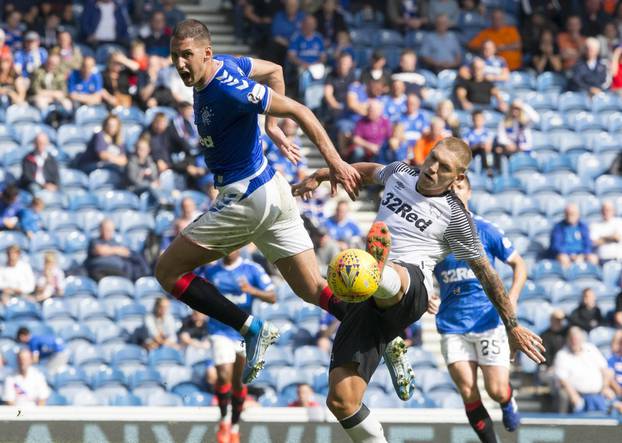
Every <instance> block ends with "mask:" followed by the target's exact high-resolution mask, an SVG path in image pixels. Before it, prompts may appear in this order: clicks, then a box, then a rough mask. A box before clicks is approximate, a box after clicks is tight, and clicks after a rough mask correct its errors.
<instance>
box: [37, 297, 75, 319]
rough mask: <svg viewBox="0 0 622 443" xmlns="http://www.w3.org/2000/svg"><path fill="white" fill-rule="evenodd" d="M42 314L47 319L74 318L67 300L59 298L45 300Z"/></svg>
mask: <svg viewBox="0 0 622 443" xmlns="http://www.w3.org/2000/svg"><path fill="white" fill-rule="evenodd" d="M41 314H42V317H43V318H44V319H45V320H46V321H47V320H50V319H52V318H69V319H73V316H72V315H71V313H70V312H69V309H68V307H67V304H66V303H65V300H62V299H58V298H48V299H47V300H45V301H44V302H43V303H42V304H41Z"/></svg>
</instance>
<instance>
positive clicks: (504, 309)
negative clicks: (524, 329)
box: [469, 256, 518, 329]
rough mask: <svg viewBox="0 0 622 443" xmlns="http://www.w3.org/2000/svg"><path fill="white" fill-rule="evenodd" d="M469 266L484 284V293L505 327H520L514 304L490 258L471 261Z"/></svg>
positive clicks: (483, 257)
mask: <svg viewBox="0 0 622 443" xmlns="http://www.w3.org/2000/svg"><path fill="white" fill-rule="evenodd" d="M469 266H470V267H471V269H472V270H473V273H474V274H475V276H476V277H477V279H478V280H479V281H480V283H481V284H482V287H483V288H484V292H485V293H486V295H487V296H488V298H489V299H490V301H491V302H492V304H493V305H494V306H495V309H496V310H497V312H498V313H499V315H500V316H501V320H503V323H504V324H505V327H506V328H507V329H513V328H515V327H516V326H518V320H517V318H516V313H515V312H514V308H513V307H512V302H511V300H510V298H509V297H508V295H507V294H506V292H505V288H504V287H503V282H502V281H501V279H500V278H499V274H497V271H495V270H494V268H493V267H492V265H491V264H490V261H488V258H487V257H486V256H482V257H479V258H476V259H473V260H469Z"/></svg>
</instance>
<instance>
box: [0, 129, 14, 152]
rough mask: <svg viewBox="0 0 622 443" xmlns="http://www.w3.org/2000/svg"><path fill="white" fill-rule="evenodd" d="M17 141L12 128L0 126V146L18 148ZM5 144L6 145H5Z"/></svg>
mask: <svg viewBox="0 0 622 443" xmlns="http://www.w3.org/2000/svg"><path fill="white" fill-rule="evenodd" d="M18 141H19V139H18V138H17V134H15V130H14V129H13V127H12V126H8V125H5V124H0V142H2V143H1V144H0V146H12V147H14V148H17V147H19V144H18ZM5 143H6V145H5Z"/></svg>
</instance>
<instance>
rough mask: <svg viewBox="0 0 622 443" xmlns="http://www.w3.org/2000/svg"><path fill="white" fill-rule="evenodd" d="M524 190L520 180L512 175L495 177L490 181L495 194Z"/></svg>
mask: <svg viewBox="0 0 622 443" xmlns="http://www.w3.org/2000/svg"><path fill="white" fill-rule="evenodd" d="M524 190H525V189H524V187H523V184H522V183H521V181H520V180H518V179H517V178H514V177H503V176H501V177H495V178H494V179H493V181H492V191H493V193H495V194H499V193H501V192H507V191H519V192H523V191H524Z"/></svg>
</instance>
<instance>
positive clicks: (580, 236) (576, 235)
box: [551, 203, 598, 268]
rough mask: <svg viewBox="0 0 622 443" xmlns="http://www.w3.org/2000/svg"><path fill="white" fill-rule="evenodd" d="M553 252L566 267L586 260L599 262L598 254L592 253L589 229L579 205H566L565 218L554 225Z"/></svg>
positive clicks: (594, 262) (552, 236)
mask: <svg viewBox="0 0 622 443" xmlns="http://www.w3.org/2000/svg"><path fill="white" fill-rule="evenodd" d="M551 253H552V254H553V255H554V256H555V258H557V260H558V261H559V262H560V264H561V265H562V267H564V268H567V267H569V266H570V265H571V264H572V263H583V262H586V261H587V262H590V263H593V264H595V265H597V264H598V256H597V255H596V254H593V253H592V240H591V239H590V232H589V229H588V227H587V225H586V224H585V223H584V222H582V221H581V220H580V213H579V207H578V206H577V205H576V204H574V203H570V204H568V205H567V206H566V209H565V210H564V219H563V220H562V221H560V222H559V223H557V224H556V225H555V226H554V227H553V231H552V232H551Z"/></svg>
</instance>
